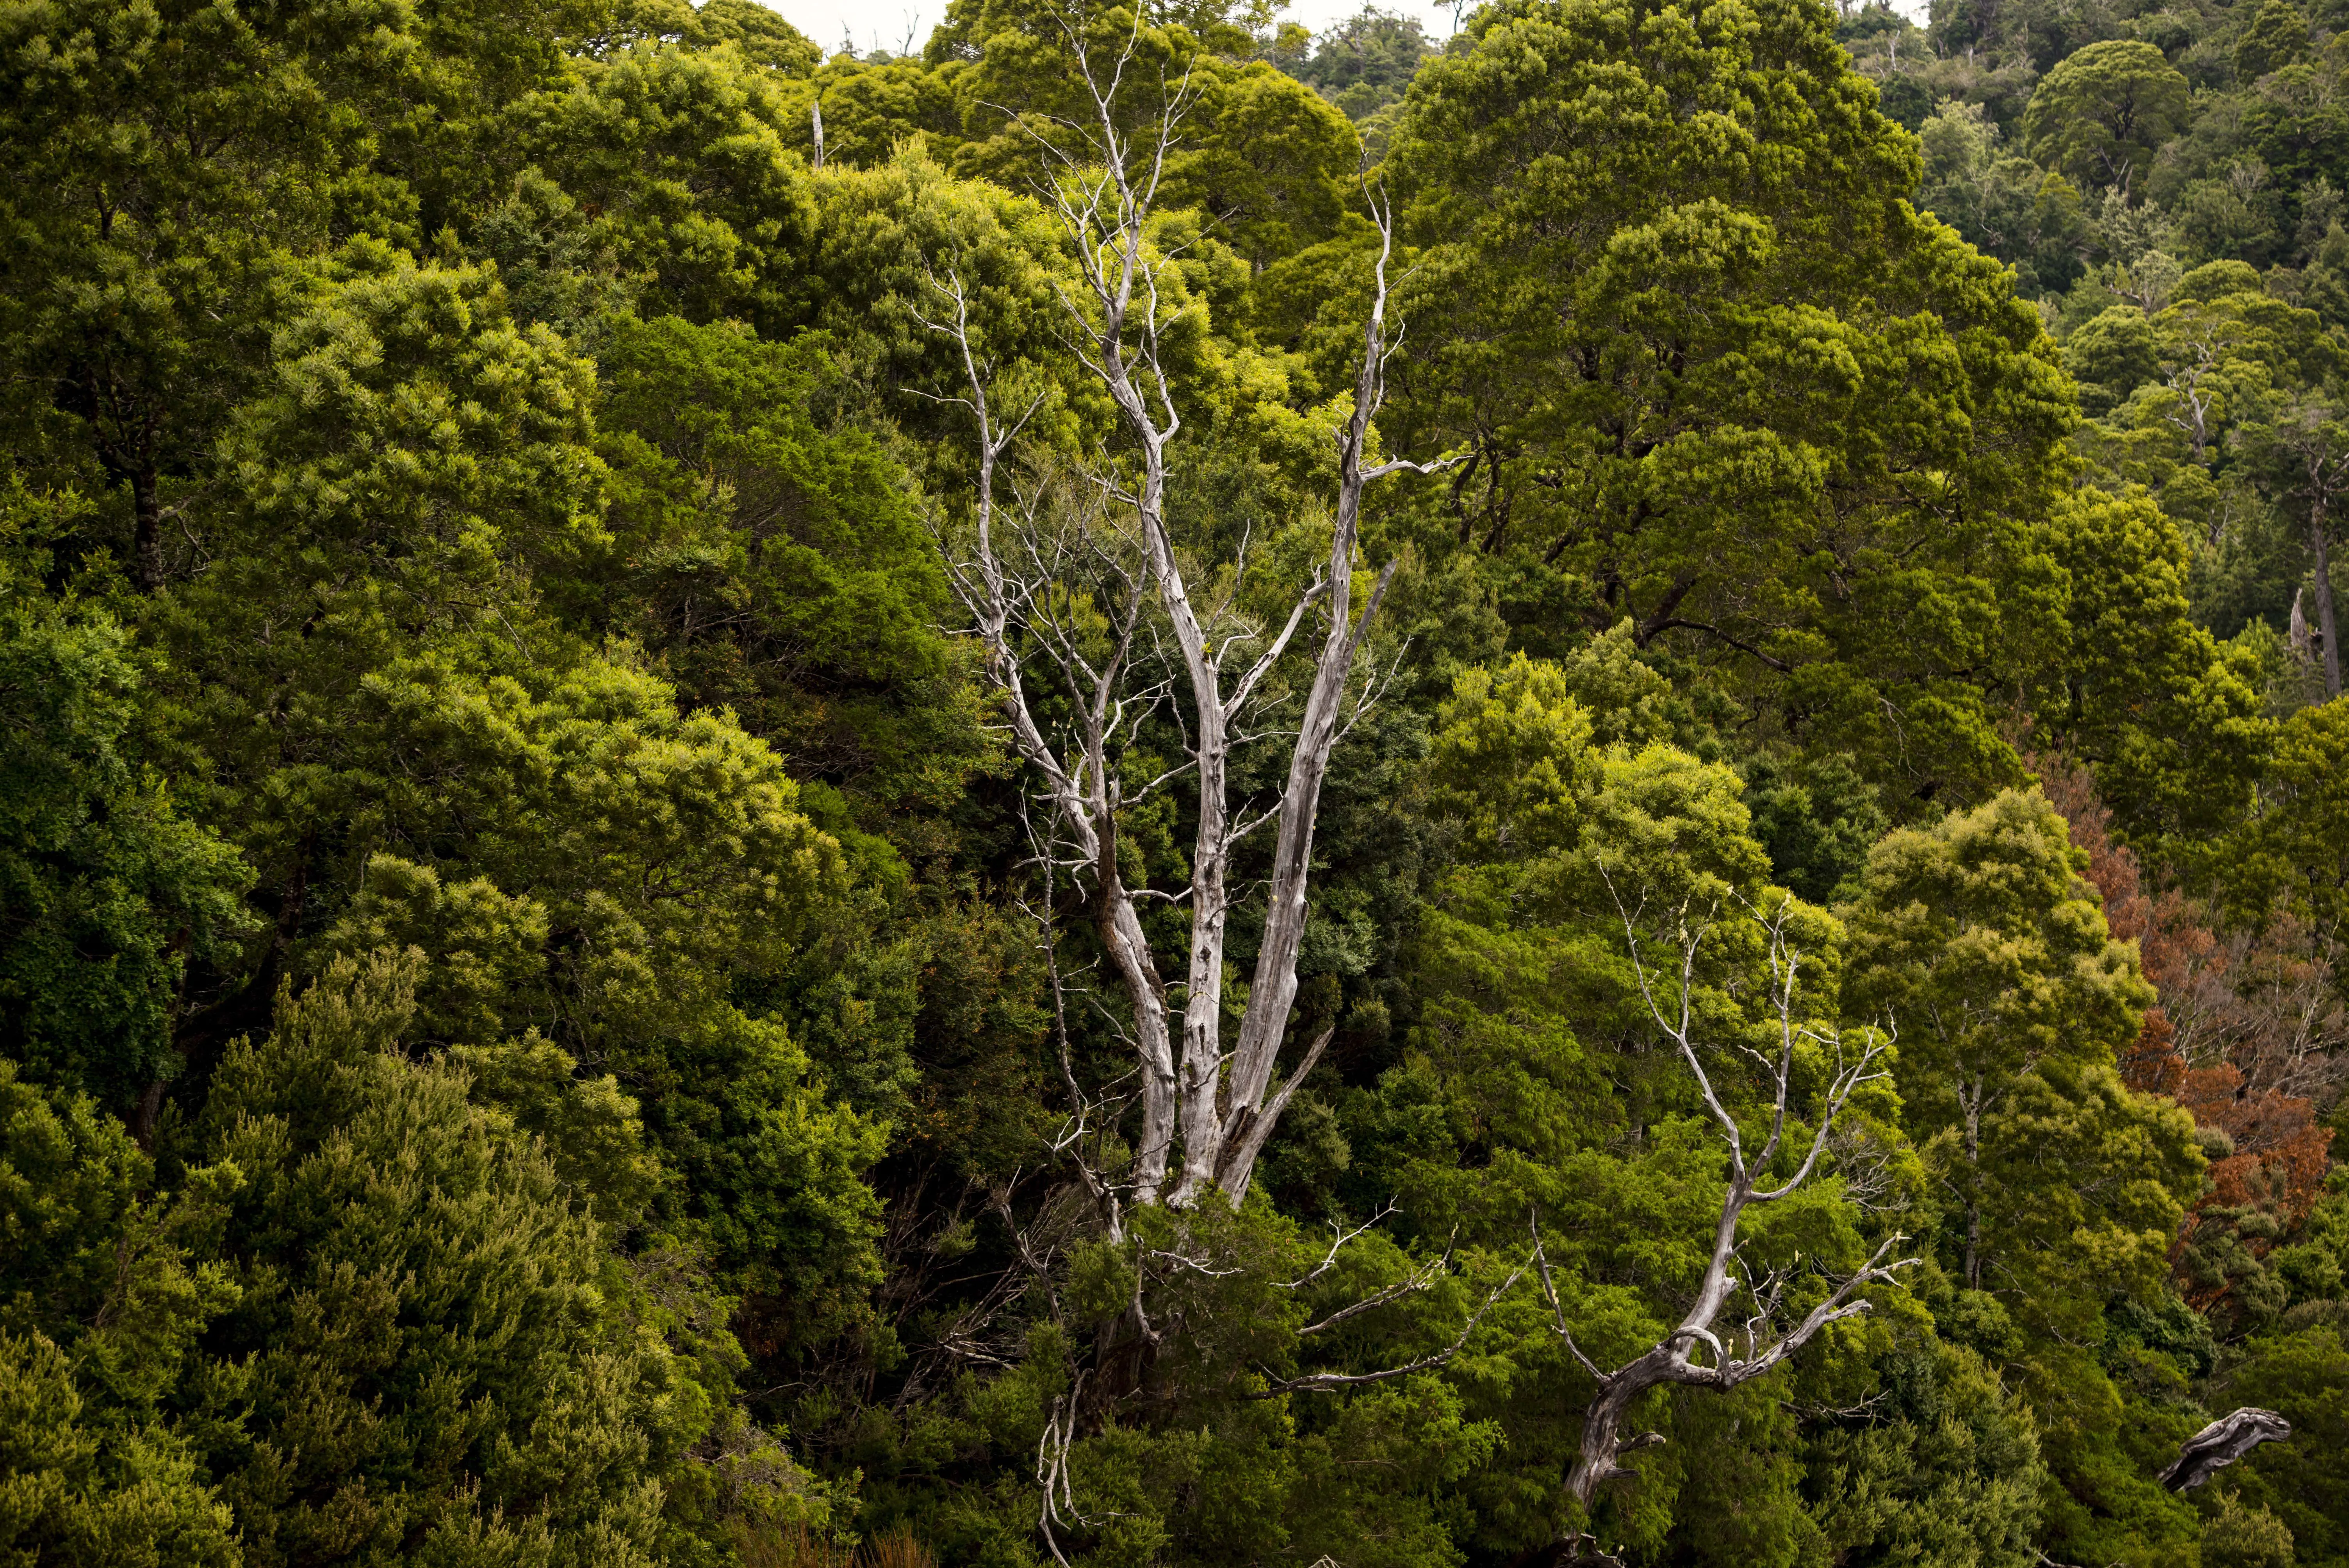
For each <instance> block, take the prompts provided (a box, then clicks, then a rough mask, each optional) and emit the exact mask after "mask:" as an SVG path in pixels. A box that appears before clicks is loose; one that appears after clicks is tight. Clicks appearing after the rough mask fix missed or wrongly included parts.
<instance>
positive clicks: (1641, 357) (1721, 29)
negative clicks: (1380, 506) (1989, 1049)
mask: <svg viewBox="0 0 2349 1568" xmlns="http://www.w3.org/2000/svg"><path fill="white" fill-rule="evenodd" d="M1472 33H1473V35H1474V36H1475V47H1474V48H1472V49H1468V50H1465V51H1464V52H1462V53H1461V54H1460V55H1458V56H1457V57H1452V56H1447V57H1445V58H1444V59H1442V60H1438V61H1435V62H1433V63H1431V64H1430V65H1429V66H1428V67H1426V68H1425V69H1424V70H1423V73H1422V74H1421V76H1420V77H1419V78H1418V80H1417V83H1416V84H1415V86H1414V88H1413V97H1412V98H1411V100H1410V103H1409V104H1408V105H1407V106H1406V111H1405V113H1404V116H1403V119H1402V121H1401V122H1400V123H1399V125H1398V127H1397V129H1396V133H1395V142H1394V147H1393V150H1392V154H1391V156H1390V158H1389V160H1388V163H1389V168H1390V170H1392V178H1394V179H1395V180H1396V181H1398V182H1399V183H1400V184H1401V185H1402V187H1403V188H1404V189H1406V190H1408V191H1412V192H1413V206H1412V209H1411V224H1412V230H1411V232H1412V234H1413V237H1414V238H1415V239H1417V240H1419V241H1420V242H1423V244H1425V245H1426V246H1427V247H1428V248H1427V251H1426V253H1425V257H1424V260H1423V263H1422V266H1421V271H1420V272H1419V273H1418V274H1417V276H1416V278H1415V279H1414V281H1413V285H1412V289H1411V292H1410V294H1409V297H1408V300H1407V304H1408V306H1409V310H1410V314H1411V315H1412V317H1413V321H1414V322H1415V323H1416V324H1418V325H1416V326H1415V328H1414V330H1415V331H1420V332H1424V333H1426V334H1428V335H1430V336H1432V337H1433V339H1434V341H1433V343H1432V344H1431V345H1430V346H1428V347H1426V348H1423V349H1422V350H1421V351H1419V353H1417V354H1416V355H1415V356H1413V366H1412V368H1411V370H1410V372H1409V375H1408V377H1407V378H1406V379H1404V380H1403V383H1402V385H1401V386H1399V387H1398V393H1397V399H1396V402H1397V412H1396V414H1395V416H1394V417H1393V418H1392V420H1391V421H1390V427H1389V428H1390V433H1391V436H1392V438H1396V439H1399V440H1401V441H1402V442H1403V443H1405V444H1407V445H1409V446H1411V447H1413V448H1416V449H1440V448H1455V449H1464V450H1465V451H1466V452H1467V453H1468V454H1469V455H1470V456H1471V457H1472V459H1473V465H1474V466H1473V467H1471V468H1470V469H1467V470H1466V472H1465V473H1464V474H1463V475H1462V476H1461V477H1460V478H1459V479H1458V480H1455V481H1454V483H1453V484H1452V485H1451V487H1450V489H1449V492H1448V494H1446V495H1444V496H1442V497H1440V498H1439V497H1437V496H1433V495H1431V496H1429V497H1428V498H1427V503H1426V509H1425V515H1426V523H1425V531H1424V532H1423V533H1421V534H1420V535H1419V537H1420V538H1421V539H1422V540H1423V548H1424V549H1427V550H1430V551H1435V550H1444V551H1446V552H1449V551H1454V550H1457V549H1459V548H1461V547H1463V546H1468V547H1474V548H1476V549H1479V550H1481V551H1482V552H1485V554H1486V555H1487V556H1489V557H1494V558H1497V559H1498V560H1500V561H1506V562H1507V565H1506V567H1505V568H1498V569H1496V571H1495V575H1497V576H1501V577H1503V578H1505V579H1506V580H1507V581H1508V582H1509V583H1510V586H1509V588H1508V589H1507V590H1506V593H1508V595H1509V597H1510V599H1513V600H1514V601H1515V602H1516V603H1515V605H1514V606H1513V607H1514V608H1515V610H1516V619H1517V620H1518V622H1519V623H1520V624H1522V625H1525V626H1526V632H1527V634H1531V635H1537V636H1540V637H1542V638H1546V639H1555V641H1550V642H1547V643H1546V644H1537V646H1545V647H1546V648H1555V649H1557V651H1559V652H1563V651H1564V647H1562V646H1560V643H1562V642H1564V640H1565V639H1566V638H1567V637H1568V636H1570V635H1571V633H1570V631H1569V630H1568V628H1572V627H1575V626H1576V625H1577V624H1582V625H1588V626H1592V627H1599V626H1609V625H1613V624H1616V623H1617V622H1619V621H1620V620H1622V619H1623V617H1625V616H1626V615H1629V616H1630V617H1631V622H1632V627H1633V631H1632V635H1633V636H1634V637H1635V638H1636V639H1637V640H1638V642H1639V643H1640V645H1642V646H1643V647H1645V646H1647V645H1651V644H1652V643H1653V642H1655V641H1656V640H1658V639H1661V638H1665V637H1667V635H1668V634H1669V635H1670V638H1671V643H1672V645H1674V646H1675V647H1678V648H1682V649H1684V650H1686V651H1687V652H1688V654H1689V655H1691V656H1693V657H1694V658H1696V659H1698V660H1700V661H1701V662H1702V664H1703V665H1705V666H1706V667H1707V668H1708V671H1709V673H1710V674H1711V676H1712V678H1713V680H1714V681H1716V682H1718V683H1719V685H1720V686H1722V687H1723V688H1725V689H1727V690H1730V691H1733V692H1735V693H1736V694H1737V695H1738V698H1739V699H1740V700H1742V701H1745V702H1748V703H1750V704H1754V705H1755V706H1758V707H1763V708H1764V710H1765V711H1767V712H1769V713H1770V714H1771V715H1772V717H1773V719H1774V720H1775V722H1776V723H1777V724H1779V725H1782V726H1783V727H1785V728H1786V729H1788V730H1790V731H1792V732H1793V733H1794V734H1795V736H1796V737H1797V738H1800V739H1802V740H1803V741H1804V742H1806V744H1807V743H1810V742H1811V741H1813V740H1814V739H1816V740H1817V741H1818V742H1819V743H1820V744H1821V746H1822V748H1823V749H1840V750H1845V751H1847V752H1848V753H1849V754H1850V755H1852V756H1854V757H1857V758H1863V759H1865V761H1866V764H1867V766H1868V770H1869V772H1870V774H1871V776H1872V777H1874V778H1876V779H1879V780H1881V781H1883V782H1885V783H1887V784H1895V783H1896V781H1897V787H1898V788H1899V789H1901V790H1902V791H1903V793H1904V794H1905V793H1907V792H1909V791H1915V792H1917V793H1919V794H1920V795H1923V796H1927V797H1930V796H1931V795H1932V794H1934V793H1935V792H1937V791H1940V790H1944V789H1955V790H1959V791H1961V792H1971V791H1975V790H1980V789H1983V788H1985V787H1990V788H1995V787H1996V786H1997V785H1998V784H2000V783H2003V782H2005V781H2007V780H2008V779H2010V778H2011V777H2012V776H2013V758H2012V754H2011V752H2009V751H2008V749H2007V748H2006V747H2005V746H2004V745H2003V743H2002V741H2001V740H2000V739H1999V738H1997V736H1996V734H1995V732H1994V731H1995V727H1994V723H1993V721H1992V718H1991V717H1990V712H1989V705H1988V704H1987V703H1986V702H1985V700H1984V698H1983V697H1982V695H1981V693H1980V688H1979V686H1975V685H1974V684H1973V683H1974V681H1975V680H1976V679H1977V678H1978V676H1979V672H1982V671H1983V670H1986V669H1989V668H1992V667H1997V666H1999V665H2002V664H2005V663H2007V662H2008V661H2010V660H2018V661H2021V662H2025V663H2027V662H2029V660H2030V659H2031V657H2032V656H2033V655H2032V654H2031V653H2028V652H2026V651H2025V650H2026V649H2027V648H2028V647H2029V645H2031V644H2032V643H2033V641H2034V640H2035V639H2036V637H2037V636H2038V635H2039V634H2040V633H2041V632H2042V631H2043V630H2044V627H2045V625H2046V624H2047V623H2048V621H2049V620H2050V619H2051V618H2052V615H2053V614H2054V610H2053V606H2052V604H2050V603H2049V602H2048V600H2047V597H2046V595H2047V593H2048V590H2049V587H2050V583H2049V581H2048V574H2047V572H2046V563H2045V562H2044V558H2043V557H2041V556H2040V555H2039V554H2038V553H2037V552H2036V551H2035V550H2034V549H2033V544H2032V542H2031V540H2030V538H2029V537H2028V533H2027V531H2026V530H2024V529H2023V528H2022V527H2021V526H2018V525H2019V524H2020V522H2021V520H2022V519H2023V518H2026V517H2030V516H2033V515H2036V514H2038V513H2039V512H2040V511H2042V510H2043V509H2044V506H2045V504H2046V503H2047V500H2048V499H2049V496H2050V487H2051V485H2052V483H2053V481H2054V477H2055V476H2054V467H2053V463H2054V449H2055V444H2056V442H2057V440H2058V439H2059V438H2060V435H2061V432H2062V429H2063V427H2064V421H2065V420H2066V418H2068V415H2067V414H2066V412H2065V411H2064V410H2065V406H2066V404H2067V403H2068V397H2067V394H2066V392H2065V390H2064V388H2063V387H2062V386H2061V383H2060V381H2059V379H2058V378H2057V377H2056V376H2055V374H2054V367H2053V366H2052V365H2050V364H2049V363H2048V362H2047V358H2046V354H2047V350H2046V348H2045V347H2044V340H2043V339H2042V337H2041V335H2040V332H2039V328H2038V325H2037V323H2036V321H2035V320H2034V319H2033V315H2032V313H2031V312H2029V311H2028V310H2027V308H2024V307H2023V306H2021V305H2020V304H2018V303H2017V302H2016V301H2015V299H2014V298H2013V293H2012V285H2011V284H2010V283H2009V282H2008V281H2007V280H2006V279H2005V278H2004V277H2003V276H2002V274H2001V273H1998V272H1997V271H1995V270H1994V269H1992V268H1989V267H1987V266H1985V265H1984V264H1983V263H1982V260H1981V259H1980V258H1979V257H1978V256H1976V255H1974V254H1973V253H1971V251H1970V250H1969V249H1967V247H1966V246H1965V245H1964V244H1963V243H1962V242H1961V241H1960V240H1959V239H1958V237H1957V236H1956V235H1955V234H1954V233H1952V232H1951V231H1950V230H1949V229H1947V228H1945V227H1942V226H1940V225H1937V224H1933V223H1930V222H1927V221H1925V220H1923V219H1921V218H1920V217H1919V215H1918V214H1917V213H1916V212H1915V211H1913V210H1912V209H1911V208H1910V207H1909V205H1908V203H1907V202H1906V201H1904V200H1902V196H1903V195H1905V193H1906V192H1907V191H1909V189H1910V188H1911V186H1912V185H1913V183H1914V181H1915V179H1916V170H1917V164H1916V161H1915V160H1916V152H1915V150H1914V143H1913V142H1912V141H1911V140H1910V139H1909V138H1908V137H1907V136H1906V134H1905V133H1903V132H1902V131H1900V130H1899V128H1898V127H1896V126H1894V125H1893V124H1892V123H1891V122H1890V121H1889V120H1887V119H1883V118H1882V116H1881V115H1879V114H1878V112H1877V111H1876V109H1875V108H1874V107H1873V105H1872V102H1871V97H1872V94H1871V89H1870V88H1868V85H1867V84H1866V83H1865V82H1864V81H1862V80H1860V79H1859V78H1858V77H1855V76H1854V75H1852V74H1851V73H1850V72H1849V71H1848V70H1847V67H1846V65H1845V57H1844V55H1843V54H1842V51H1841V50H1840V49H1839V47H1838V46H1837V45H1836V43H1835V41H1834V38H1833V36H1832V34H1831V32H1830V30H1829V28H1828V27H1827V26H1826V16H1825V13H1824V12H1823V11H1818V10H1815V9H1812V8H1810V7H1806V6H1802V5H1791V4H1789V5H1775V4H1773V5H1764V6H1762V7H1760V8H1758V9H1755V10H1748V9H1745V8H1744V7H1727V6H1720V5H1689V6H1684V7H1683V6H1663V7H1654V8H1651V7H1648V6H1644V5H1616V4H1601V3H1598V0H1592V3H1588V4H1585V3H1581V0H1573V3H1568V4H1562V5H1550V4H1525V5H1508V6H1496V7H1491V8H1488V9H1486V10H1485V11H1484V12H1482V13H1480V14H1479V16H1478V19H1477V21H1476V22H1475V24H1474V25H1473V26H1472ZM1635 40H1638V41H1637V42H1635ZM1695 102H1703V103H1706V104H1708V105H1713V106H1716V107H1713V108H1708V109H1707V110H1706V111H1705V112H1704V113H1702V114H1694V115H1691V114H1682V113H1680V112H1677V111H1676V110H1675V109H1674V108H1672V107H1671V106H1673V105H1676V104H1683V103H1695ZM1765 149H1766V152H1765V151H1764V150H1765ZM1300 281H1301V280H1300ZM1341 297H1342V296H1341ZM1795 301H1800V302H1801V303H1799V304H1795V303H1791V302H1795ZM1321 308H1322V309H1323V310H1325V311H1327V310H1330V309H1331V308H1332V306H1331V305H1330V304H1324V305H1323V306H1322V307H1321ZM1331 341H1332V342H1333V343H1334V342H1335V340H1334V339H1332V340H1331ZM1896 366H1897V367H1898V368H1897V369H1896ZM1929 367H1930V368H1929ZM1958 511H1962V512H1963V513H1964V515H1965V516H1966V517H1967V518H1968V519H1969V524H1968V526H1967V527H1966V528H1965V529H1963V530H1951V529H1948V528H1945V527H1942V526H1940V524H1938V523H1932V522H1928V521H1926V520H1927V519H1928V518H1931V517H1940V516H1944V515H1952V514H1954V513H1955V512H1958ZM1893 709H1897V710H1898V711H1899V712H1900V713H1901V714H1902V715H1903V720H1902V722H1901V723H1900V724H1899V726H1897V727H1894V726H1891V725H1889V724H1887V723H1886V722H1885V720H1886V717H1887V715H1888V713H1889V711H1890V710H1893ZM1829 737H1833V739H1832V740H1831V741H1830V740H1828V738H1829Z"/></svg>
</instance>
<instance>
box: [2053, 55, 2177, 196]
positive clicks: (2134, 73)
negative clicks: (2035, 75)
mask: <svg viewBox="0 0 2349 1568" xmlns="http://www.w3.org/2000/svg"><path fill="white" fill-rule="evenodd" d="M2189 91H2190V89H2189V87H2188V85H2187V81H2186V78H2185V77H2182V76H2180V75H2178V71H2177V69H2176V68H2175V67H2172V66H2171V65H2170V63H2169V62H2168V60H2167V59H2164V58H2163V57H2162V53H2161V51H2160V50H2159V49H2158V48H2155V47H2154V46H2152V45H2151V44H2144V43H2138V42H2136V41H2134V40H2130V39H2121V38H2114V39H2109V40H2107V41H2106V42H2103V43H2096V44H2090V45H2089V46H2087V47H2085V48H2084V49H2082V50H2080V51H2079V52H2078V53H2077V54H2075V55H2071V56H2068V57H2066V58H2065V59H2064V62H2063V63H2062V64H2061V65H2059V66H2057V67H2055V68H2054V70H2052V71H2050V72H2048V73H2047V76H2046V77H2045V79H2044V80H2043V81H2042V82H2041V83H2040V84H2039V87H2038V88H2037V89H2036V90H2035V91H2033V93H2032V95H2031V107H2030V108H2029V109H2028V110H2027V111H2025V113H2024V114H2023V135H2024V136H2025V137H2026V138H2028V139H2029V141H2030V146H2031V155H2032V156H2033V158H2036V159H2038V160H2040V161H2041V162H2043V163H2046V164H2051V165H2054V166H2055V167H2057V168H2060V169H2062V170H2064V172H2065V173H2067V174H2070V175H2071V176H2072V177H2073V178H2074V179H2075V180H2076V181H2079V182H2080V183H2081V184H2083V185H2086V186H2091V187H2095V188H2098V189H2102V188H2104V187H2106V186H2124V187H2125V186H2127V184H2128V183H2129V182H2130V181H2132V180H2133V179H2139V178H2142V177H2143V174H2144V170H2146V168H2147V166H2148V165H2149V164H2150V163H2151V161H2152V158H2153V153H2154V150H2156V149H2157V148H2158V147H2159V146H2160V145H2161V144H2162V143H2163V142H2165V141H2167V140H2168V139H2169V138H2171V137H2172V136H2175V135H2176V134H2177V133H2178V131H2179V130H2181V129H2184V127H2185V124H2186V116H2187V101H2188V96H2189Z"/></svg>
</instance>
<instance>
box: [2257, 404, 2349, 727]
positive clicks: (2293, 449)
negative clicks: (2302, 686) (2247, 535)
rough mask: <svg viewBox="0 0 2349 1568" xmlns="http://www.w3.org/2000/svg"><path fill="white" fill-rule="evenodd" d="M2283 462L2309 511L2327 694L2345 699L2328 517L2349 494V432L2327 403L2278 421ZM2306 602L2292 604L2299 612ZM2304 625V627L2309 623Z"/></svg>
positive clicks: (2295, 409) (2292, 411) (2297, 407)
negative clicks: (2344, 494)
mask: <svg viewBox="0 0 2349 1568" xmlns="http://www.w3.org/2000/svg"><path fill="white" fill-rule="evenodd" d="M2273 439H2274V442H2275V445H2276V447H2277V449H2279V455H2280V456H2281V457H2282V459H2283V467H2284V471H2285V473H2286V475H2287V476H2288V478H2287V480H2286V486H2285V488H2286V490H2287V492H2288V493H2289V494H2291V495H2292V497H2293V499H2295V500H2300V501H2302V502H2304V503H2305V504H2306V505H2307V507H2308V555H2309V560H2310V562H2311V563H2312V567H2313V570H2312V573H2311V583H2312V586H2313V587H2314V588H2315V590H2316V626H2317V632H2318V634H2320V635H2321V636H2322V637H2323V643H2324V695H2325V696H2326V697H2327V698H2328V699H2329V698H2332V697H2336V696H2340V695H2341V648H2340V643H2339V638H2338V635H2337V632H2338V626H2337V623H2336V622H2335V620H2334V618H2333V562H2332V550H2331V545H2332V535H2331V531H2330V529H2329V526H2328V520H2327V514H2328V513H2329V512H2330V511H2332V507H2333V498H2334V497H2335V496H2338V495H2340V494H2341V493H2342V492H2343V491H2344V490H2349V430H2344V428H2343V427H2342V425H2341V422H2340V420H2339V418H2337V417H2336V415H2335V411H2334V410H2333V408H2332V407H2328V406H2326V405H2325V404H2323V403H2319V402H2314V401H2308V400H2303V401H2300V402H2296V403H2294V404H2292V406H2291V407H2287V408H2286V409H2285V410H2284V412H2283V414H2282V417H2281V418H2278V419H2277V420H2276V426H2275V432H2274V437H2273ZM2299 610H2300V600H2299V598H2298V597H2297V596H2295V597H2294V598H2293V600H2292V611H2293V614H2295V615H2297V614H2299ZM2303 624H2304V623H2303Z"/></svg>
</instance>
